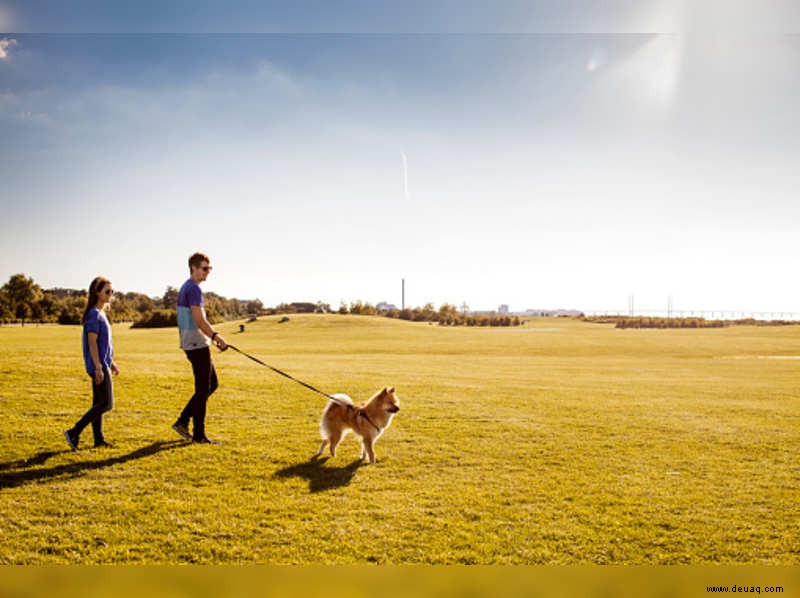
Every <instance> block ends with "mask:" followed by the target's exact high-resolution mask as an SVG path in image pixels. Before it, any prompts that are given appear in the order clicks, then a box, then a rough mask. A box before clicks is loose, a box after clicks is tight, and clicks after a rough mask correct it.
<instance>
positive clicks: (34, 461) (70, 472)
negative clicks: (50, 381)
mask: <svg viewBox="0 0 800 598" xmlns="http://www.w3.org/2000/svg"><path fill="white" fill-rule="evenodd" d="M182 446H191V444H190V443H188V442H185V441H183V440H170V441H169V442H163V441H159V442H154V443H152V444H148V445H147V446H144V447H142V448H140V449H136V450H135V451H133V452H131V453H128V454H127V455H120V456H119V457H109V458H108V459H102V460H100V461H86V462H83V463H66V464H64V465H56V466H55V467H47V468H44V469H20V468H21V467H30V466H32V465H41V464H42V463H44V462H45V461H46V460H47V459H49V458H50V457H52V456H53V455H57V454H60V453H61V452H71V451H60V452H59V451H57V452H53V451H50V452H42V453H39V454H38V455H35V456H33V457H31V458H29V459H25V460H20V461H13V462H11V463H4V464H2V465H0V471H3V470H6V469H11V468H15V469H17V471H11V472H9V473H0V490H4V489H5V488H16V487H17V486H22V485H23V484H27V483H29V482H41V481H45V480H49V479H53V478H59V479H64V478H67V479H69V478H76V477H78V476H80V475H82V474H83V473H84V472H86V471H92V470H95V469H103V468H104V467H111V466H113V465H119V464H121V463H127V462H128V461H135V460H136V459H143V458H145V457H151V456H153V455H155V454H157V453H161V452H163V451H171V450H172V449H176V448H180V447H182ZM17 464H19V465H17Z"/></svg>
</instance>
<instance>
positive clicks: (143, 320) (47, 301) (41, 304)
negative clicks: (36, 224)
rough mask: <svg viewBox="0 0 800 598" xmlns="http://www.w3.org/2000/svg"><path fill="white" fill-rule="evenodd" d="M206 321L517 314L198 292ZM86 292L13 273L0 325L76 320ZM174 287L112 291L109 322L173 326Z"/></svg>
mask: <svg viewBox="0 0 800 598" xmlns="http://www.w3.org/2000/svg"><path fill="white" fill-rule="evenodd" d="M203 297H204V299H205V309H206V316H207V317H208V320H209V322H211V323H212V324H213V323H216V322H221V321H224V320H234V319H240V318H245V317H254V316H261V315H272V314H295V313H339V314H351V315H362V316H385V317H388V318H396V319H400V320H408V321H411V322H431V323H438V324H439V325H441V326H519V325H520V324H522V323H523V322H522V321H521V320H520V318H519V316H512V315H507V314H497V313H481V314H476V313H470V312H468V311H467V309H466V306H462V309H461V311H459V309H458V308H456V306H455V305H450V304H448V303H444V304H443V305H441V306H440V307H439V309H436V308H435V307H434V306H433V304H432V303H426V304H425V305H423V306H422V307H414V308H405V309H397V308H389V309H378V308H377V307H376V306H374V305H372V304H370V303H363V302H361V301H353V302H351V303H350V304H349V305H348V304H346V303H344V302H343V303H342V304H341V305H340V306H339V309H338V310H333V309H332V308H331V306H330V305H329V304H328V303H323V302H321V301H318V302H316V303H310V302H295V303H281V304H279V305H277V306H275V307H264V305H263V303H262V302H261V301H260V300H259V299H252V300H241V299H228V298H226V297H222V296H221V295H217V294H216V293H210V292H209V293H203ZM86 299H87V292H86V291H85V290H76V289H62V288H54V289H42V288H41V287H40V286H39V285H38V284H36V282H35V281H34V280H33V279H32V278H29V277H27V276H25V275H24V274H14V275H13V276H11V278H9V280H8V282H7V283H6V284H4V285H3V286H2V287H1V288H0V323H3V324H9V323H15V322H19V323H21V324H22V325H23V326H24V325H25V323H26V322H38V323H58V324H80V322H81V316H82V315H83V311H84V309H85V308H86ZM177 305H178V289H176V288H175V287H172V286H168V287H167V288H166V290H165V291H164V294H163V295H162V296H161V297H150V296H148V295H145V294H143V293H136V292H128V293H121V292H117V293H115V295H114V300H113V301H112V302H111V305H110V307H109V310H108V316H109V318H110V320H111V321H112V322H130V323H131V324H132V326H133V327H135V328H156V327H165V326H176V325H177V316H176V308H177Z"/></svg>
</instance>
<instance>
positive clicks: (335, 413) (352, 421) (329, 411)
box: [316, 386, 400, 463]
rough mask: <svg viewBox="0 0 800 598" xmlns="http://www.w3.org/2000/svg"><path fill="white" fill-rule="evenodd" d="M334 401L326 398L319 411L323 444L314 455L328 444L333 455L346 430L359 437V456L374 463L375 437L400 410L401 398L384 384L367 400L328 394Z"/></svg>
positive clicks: (318, 454)
mask: <svg viewBox="0 0 800 598" xmlns="http://www.w3.org/2000/svg"><path fill="white" fill-rule="evenodd" d="M331 396H332V397H334V398H336V399H337V402H334V401H328V405H327V406H326V407H325V410H324V411H323V412H322V421H320V423H319V432H320V436H321V437H322V444H321V445H320V447H319V452H318V453H317V455H316V456H317V457H319V456H320V455H321V454H322V453H323V452H325V447H326V446H328V445H330V447H331V456H334V457H335V456H336V447H337V446H338V445H339V442H341V440H342V438H343V437H344V435H345V434H347V433H348V432H350V431H352V432H355V433H356V434H357V435H358V436H360V437H361V442H362V447H361V458H362V459H363V458H364V457H369V462H370V463H375V449H374V445H375V441H376V440H377V439H378V438H379V437H380V435H381V434H383V432H384V430H386V428H388V427H389V424H390V423H392V417H394V414H395V413H397V412H398V411H400V399H399V398H398V397H397V393H396V392H395V390H394V387H393V386H387V387H386V388H384V389H383V390H381V391H380V392H378V393H376V394H375V395H373V396H372V397H371V398H370V399H369V400H368V401H367V402H366V403H364V404H362V405H355V404H353V401H352V399H351V398H350V397H348V396H347V395H345V394H335V395H331Z"/></svg>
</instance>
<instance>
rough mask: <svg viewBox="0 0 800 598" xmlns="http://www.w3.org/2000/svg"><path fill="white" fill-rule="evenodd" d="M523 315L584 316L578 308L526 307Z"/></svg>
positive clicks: (545, 316)
mask: <svg viewBox="0 0 800 598" xmlns="http://www.w3.org/2000/svg"><path fill="white" fill-rule="evenodd" d="M521 315H523V316H528V317H529V318H557V317H559V316H573V317H577V316H582V315H583V312H582V311H578V310H577V309H526V310H525V311H524V312H523V313H522V314H521Z"/></svg>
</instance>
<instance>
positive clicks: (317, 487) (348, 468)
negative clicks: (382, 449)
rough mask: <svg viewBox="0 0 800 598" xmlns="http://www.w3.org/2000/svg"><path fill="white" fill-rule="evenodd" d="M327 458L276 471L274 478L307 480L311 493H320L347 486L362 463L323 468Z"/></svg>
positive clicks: (313, 459)
mask: <svg viewBox="0 0 800 598" xmlns="http://www.w3.org/2000/svg"><path fill="white" fill-rule="evenodd" d="M327 461H328V457H325V458H323V459H317V458H316V457H314V458H312V459H311V460H309V461H306V462H304V463H299V464H297V465H291V466H289V467H286V468H284V469H281V470H278V471H276V472H275V473H274V474H273V476H272V477H275V478H303V479H306V480H308V489H309V491H311V492H322V491H323V490H332V489H333V488H341V487H342V486H347V485H348V484H350V481H351V480H352V479H353V477H354V476H355V475H356V472H357V471H358V468H359V467H361V464H362V461H361V459H358V460H356V461H353V462H352V463H350V464H349V465H345V466H344V467H324V465H325V463H326V462H327Z"/></svg>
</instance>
